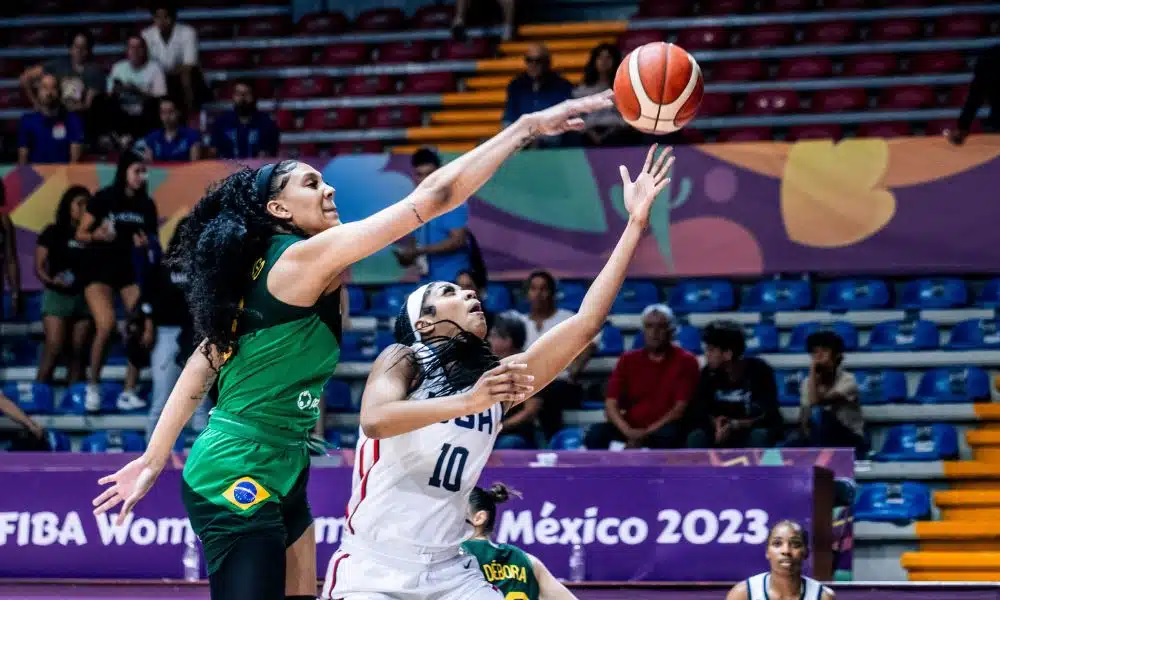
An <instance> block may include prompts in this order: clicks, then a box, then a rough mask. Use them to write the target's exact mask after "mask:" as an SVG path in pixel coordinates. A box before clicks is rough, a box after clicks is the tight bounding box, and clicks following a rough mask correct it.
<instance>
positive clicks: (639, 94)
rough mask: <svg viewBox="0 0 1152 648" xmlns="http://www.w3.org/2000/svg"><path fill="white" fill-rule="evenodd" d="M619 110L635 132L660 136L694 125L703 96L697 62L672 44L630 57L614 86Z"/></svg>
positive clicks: (637, 51) (647, 48)
mask: <svg viewBox="0 0 1152 648" xmlns="http://www.w3.org/2000/svg"><path fill="white" fill-rule="evenodd" d="M612 90H613V91H614V92H615V93H616V107H617V108H618V109H619V110H620V114H621V115H622V116H623V117H624V121H626V122H628V124H629V125H630V126H632V127H633V128H635V129H636V130H639V131H642V132H645V133H652V134H655V135H661V134H664V133H671V132H674V131H678V130H680V129H681V128H683V127H684V125H685V124H687V123H688V122H690V121H692V118H693V117H695V116H696V111H697V110H699V109H700V99H701V98H702V97H703V96H704V79H702V78H701V75H700V66H699V65H697V63H696V59H694V58H692V55H691V54H689V53H688V52H686V51H684V49H683V48H681V47H677V46H676V45H673V44H672V43H648V44H647V45H642V46H640V47H637V48H636V49H634V50H632V51H631V52H629V53H628V56H625V57H624V60H623V61H621V63H620V67H619V68H617V70H616V80H615V81H614V82H613V84H612Z"/></svg>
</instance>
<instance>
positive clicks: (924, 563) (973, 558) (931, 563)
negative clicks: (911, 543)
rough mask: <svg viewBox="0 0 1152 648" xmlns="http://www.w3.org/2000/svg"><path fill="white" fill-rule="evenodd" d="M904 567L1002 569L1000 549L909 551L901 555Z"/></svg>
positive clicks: (939, 569) (912, 568)
mask: <svg viewBox="0 0 1152 648" xmlns="http://www.w3.org/2000/svg"><path fill="white" fill-rule="evenodd" d="M900 564H901V565H903V567H904V569H907V570H908V571H912V570H914V569H932V570H936V571H941V570H946V569H947V570H951V569H1000V552H999V551H909V552H908V553H906V554H904V555H903V556H900Z"/></svg>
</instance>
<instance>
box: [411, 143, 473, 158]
mask: <svg viewBox="0 0 1152 648" xmlns="http://www.w3.org/2000/svg"><path fill="white" fill-rule="evenodd" d="M477 144H479V142H465V143H461V142H445V143H442V144H440V143H437V144H436V150H437V151H439V152H441V153H467V152H468V151H470V150H472V149H473V148H475V147H476V145H477ZM427 146H428V144H401V145H399V146H393V147H392V149H391V151H392V153H393V154H394V155H412V154H413V153H415V152H416V151H417V150H419V149H422V148H425V147H427Z"/></svg>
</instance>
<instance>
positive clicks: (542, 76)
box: [504, 43, 572, 146]
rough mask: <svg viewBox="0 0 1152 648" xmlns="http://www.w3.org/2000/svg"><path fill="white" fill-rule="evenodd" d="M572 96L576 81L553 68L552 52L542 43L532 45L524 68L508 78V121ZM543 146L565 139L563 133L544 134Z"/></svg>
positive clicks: (541, 140) (506, 113) (506, 114)
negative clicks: (514, 76)
mask: <svg viewBox="0 0 1152 648" xmlns="http://www.w3.org/2000/svg"><path fill="white" fill-rule="evenodd" d="M571 98H572V84H571V83H569V82H568V79H565V78H564V77H562V76H560V75H559V74H557V73H556V71H555V70H553V69H552V54H551V53H549V52H548V48H547V47H545V46H544V45H542V44H540V43H533V44H531V45H529V46H528V51H527V52H526V53H525V54H524V72H523V73H522V74H521V75H520V76H518V77H516V78H514V79H512V80H511V81H509V82H508V96H507V98H506V99H505V103H504V125H505V126H507V125H508V124H511V123H512V122H514V121H516V120H517V119H519V118H520V117H521V116H523V115H527V114H528V113H532V112H536V111H537V110H544V109H545V108H548V107H550V106H555V105H556V104H558V103H560V102H562V101H565V100H567V99H571ZM536 143H537V145H539V146H556V145H559V144H561V143H564V140H562V139H561V136H552V137H541V138H537V140H536Z"/></svg>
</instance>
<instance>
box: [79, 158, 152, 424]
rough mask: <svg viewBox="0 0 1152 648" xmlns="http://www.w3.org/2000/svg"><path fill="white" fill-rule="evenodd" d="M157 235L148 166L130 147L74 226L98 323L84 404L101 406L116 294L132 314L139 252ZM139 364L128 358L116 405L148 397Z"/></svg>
mask: <svg viewBox="0 0 1152 648" xmlns="http://www.w3.org/2000/svg"><path fill="white" fill-rule="evenodd" d="M157 235H158V218H157V213H156V203H155V202H153V201H152V198H151V197H149V196H148V166H147V165H146V164H145V162H144V159H143V158H142V157H141V156H140V155H138V154H136V153H134V152H133V151H126V152H125V153H124V154H123V155H121V156H120V162H119V164H118V165H117V167H116V178H115V179H114V180H113V182H112V184H111V185H110V186H108V187H105V188H103V189H101V190H100V191H98V192H96V195H94V196H92V199H91V200H90V201H88V212H87V213H86V214H84V218H83V219H82V220H81V222H80V227H78V228H77V230H76V238H77V239H78V240H80V241H81V242H83V243H84V244H85V245H86V248H87V249H86V250H85V255H84V256H85V257H86V260H85V265H86V266H87V269H86V270H85V274H86V279H87V281H88V284H87V286H86V287H85V288H84V298H85V300H86V301H87V302H88V310H89V311H91V313H92V319H93V321H94V322H95V324H96V332H95V335H94V336H93V340H92V351H91V354H90V356H89V364H88V389H87V393H86V394H85V400H84V406H85V408H86V409H87V410H89V411H96V410H99V408H100V377H101V374H102V373H103V371H104V360H105V356H106V355H107V352H108V344H109V343H110V341H111V338H112V332H113V330H114V329H115V327H116V310H115V307H114V304H113V299H114V295H116V294H119V296H120V300H121V302H122V303H123V304H124V311H125V312H126V313H128V314H131V313H132V312H133V311H134V310H135V309H136V304H137V302H139V300H140V275H141V274H143V273H142V272H141V271H142V270H143V269H144V268H143V266H144V264H143V263H141V261H140V259H141V256H142V255H144V256H146V255H148V254H149V252H150V250H151V249H152V247H151V246H152V241H151V240H150V239H155V238H156V237H157ZM139 375H140V367H139V365H138V364H137V363H134V362H132V361H131V358H130V359H129V363H128V371H127V373H126V374H125V377H124V391H123V392H121V394H120V397H119V398H118V399H117V401H116V406H117V408H118V409H122V410H134V409H140V408H142V407H144V406H145V405H147V403H146V402H145V401H144V400H143V399H141V398H140V396H139V395H137V393H136V383H137V380H138V378H139Z"/></svg>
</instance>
